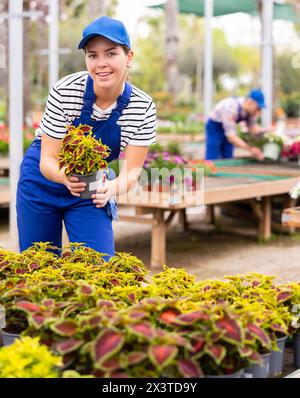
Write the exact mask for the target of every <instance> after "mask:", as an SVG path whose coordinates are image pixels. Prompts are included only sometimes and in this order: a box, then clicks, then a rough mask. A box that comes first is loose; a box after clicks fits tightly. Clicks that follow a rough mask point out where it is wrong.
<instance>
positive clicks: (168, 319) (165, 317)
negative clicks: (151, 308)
mask: <svg viewBox="0 0 300 398" xmlns="http://www.w3.org/2000/svg"><path fill="white" fill-rule="evenodd" d="M179 314H180V311H179V310H178V309H177V308H167V309H165V310H164V311H162V313H161V314H160V315H159V320H161V321H163V322H165V323H167V324H172V323H174V322H175V320H176V319H177V316H178V315H179Z"/></svg>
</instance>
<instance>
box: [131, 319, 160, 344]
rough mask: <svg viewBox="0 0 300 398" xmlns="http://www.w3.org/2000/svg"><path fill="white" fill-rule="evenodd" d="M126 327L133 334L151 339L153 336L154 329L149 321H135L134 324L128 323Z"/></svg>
mask: <svg viewBox="0 0 300 398" xmlns="http://www.w3.org/2000/svg"><path fill="white" fill-rule="evenodd" d="M127 328H128V329H129V330H130V331H131V332H133V333H134V334H135V335H137V336H140V337H144V338H146V339H147V340H152V339H153V338H154V336H155V331H154V329H153V327H152V325H151V323H149V322H146V321H145V322H142V323H137V324H135V325H128V326H127Z"/></svg>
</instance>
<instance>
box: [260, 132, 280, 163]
mask: <svg viewBox="0 0 300 398" xmlns="http://www.w3.org/2000/svg"><path fill="white" fill-rule="evenodd" d="M283 144H284V142H283V139H282V137H281V136H280V135H276V134H274V133H269V134H265V135H264V137H263V146H262V149H263V153H264V156H265V159H268V160H272V161H274V162H276V161H277V160H279V158H280V155H281V151H282V148H283Z"/></svg>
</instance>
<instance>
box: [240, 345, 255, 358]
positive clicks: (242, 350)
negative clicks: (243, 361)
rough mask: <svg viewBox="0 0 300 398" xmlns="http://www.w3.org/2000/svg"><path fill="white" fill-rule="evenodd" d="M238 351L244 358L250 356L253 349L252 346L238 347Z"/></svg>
mask: <svg viewBox="0 0 300 398" xmlns="http://www.w3.org/2000/svg"><path fill="white" fill-rule="evenodd" d="M238 352H239V353H240V356H241V357H242V358H247V357H250V356H251V355H252V354H253V350H252V349H251V348H250V347H246V346H244V347H238Z"/></svg>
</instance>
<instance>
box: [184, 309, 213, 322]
mask: <svg viewBox="0 0 300 398" xmlns="http://www.w3.org/2000/svg"><path fill="white" fill-rule="evenodd" d="M178 320H179V321H180V322H181V323H185V324H193V323H196V322H198V321H200V320H203V321H206V320H209V315H208V314H206V313H205V312H203V311H193V312H189V313H187V314H181V315H179V316H178Z"/></svg>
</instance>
